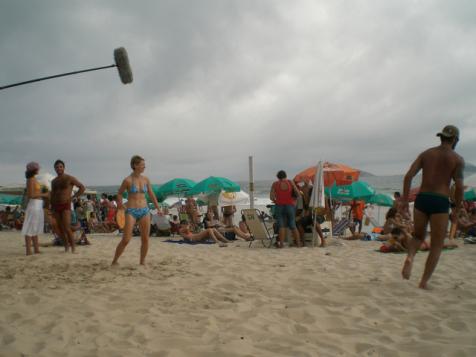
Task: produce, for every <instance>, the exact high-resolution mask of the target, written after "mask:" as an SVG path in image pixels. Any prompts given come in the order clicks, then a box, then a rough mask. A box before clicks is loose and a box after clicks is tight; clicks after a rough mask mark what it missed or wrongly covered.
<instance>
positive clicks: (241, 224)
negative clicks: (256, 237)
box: [238, 214, 251, 234]
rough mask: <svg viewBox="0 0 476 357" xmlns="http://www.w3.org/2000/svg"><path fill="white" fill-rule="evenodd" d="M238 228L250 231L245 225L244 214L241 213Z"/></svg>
mask: <svg viewBox="0 0 476 357" xmlns="http://www.w3.org/2000/svg"><path fill="white" fill-rule="evenodd" d="M238 228H240V231H242V232H244V233H250V230H249V229H248V226H247V225H246V218H245V215H244V214H242V215H241V221H240V223H238ZM250 234H251V233H250Z"/></svg>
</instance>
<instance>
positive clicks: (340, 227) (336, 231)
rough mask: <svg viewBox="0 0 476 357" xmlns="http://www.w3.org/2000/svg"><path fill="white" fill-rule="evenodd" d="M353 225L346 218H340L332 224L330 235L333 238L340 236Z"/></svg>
mask: <svg viewBox="0 0 476 357" xmlns="http://www.w3.org/2000/svg"><path fill="white" fill-rule="evenodd" d="M353 226H354V225H353V223H352V222H351V221H350V219H348V218H341V220H340V221H337V222H335V223H334V226H333V227H332V234H333V235H334V236H342V235H344V234H345V230H346V229H347V228H351V227H353Z"/></svg>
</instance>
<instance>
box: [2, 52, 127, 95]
mask: <svg viewBox="0 0 476 357" xmlns="http://www.w3.org/2000/svg"><path fill="white" fill-rule="evenodd" d="M114 62H115V64H111V65H109V66H103V67H96V68H90V69H83V70H80V71H74V72H68V73H62V74H56V75H54V76H48V77H42V78H37V79H32V80H29V81H25V82H19V83H14V84H9V85H6V86H0V90H2V89H7V88H11V87H16V86H21V85H23V84H28V83H33V82H39V81H44V80H47V79H53V78H58V77H64V76H69V75H72V74H78V73H83V72H91V71H97V70H100V69H106V68H112V67H117V70H118V72H119V77H120V78H121V82H122V83H124V84H128V83H132V70H131V66H130V64H129V57H128V56H127V51H126V49H125V48H124V47H119V48H116V49H115V50H114Z"/></svg>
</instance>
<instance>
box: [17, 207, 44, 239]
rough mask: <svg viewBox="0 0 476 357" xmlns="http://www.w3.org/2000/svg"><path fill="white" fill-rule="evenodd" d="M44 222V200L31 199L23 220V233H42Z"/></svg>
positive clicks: (30, 234) (28, 234) (29, 234)
mask: <svg viewBox="0 0 476 357" xmlns="http://www.w3.org/2000/svg"><path fill="white" fill-rule="evenodd" d="M44 224H45V217H44V213H43V201H42V200H38V199H31V200H30V201H29V202H28V206H27V207H26V212H25V221H24V222H23V228H22V230H21V234H22V235H24V236H30V237H33V236H37V235H38V234H42V233H43V226H44Z"/></svg>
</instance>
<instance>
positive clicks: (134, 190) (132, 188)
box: [129, 181, 147, 193]
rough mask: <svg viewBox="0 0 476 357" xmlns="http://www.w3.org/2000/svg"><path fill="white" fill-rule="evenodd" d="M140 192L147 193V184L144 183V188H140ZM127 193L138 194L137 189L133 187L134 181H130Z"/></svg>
mask: <svg viewBox="0 0 476 357" xmlns="http://www.w3.org/2000/svg"><path fill="white" fill-rule="evenodd" d="M142 192H143V193H146V192H147V184H146V183H145V184H144V186H142ZM129 193H139V189H138V188H137V186H136V185H135V183H134V181H132V184H131V188H130V190H129Z"/></svg>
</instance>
